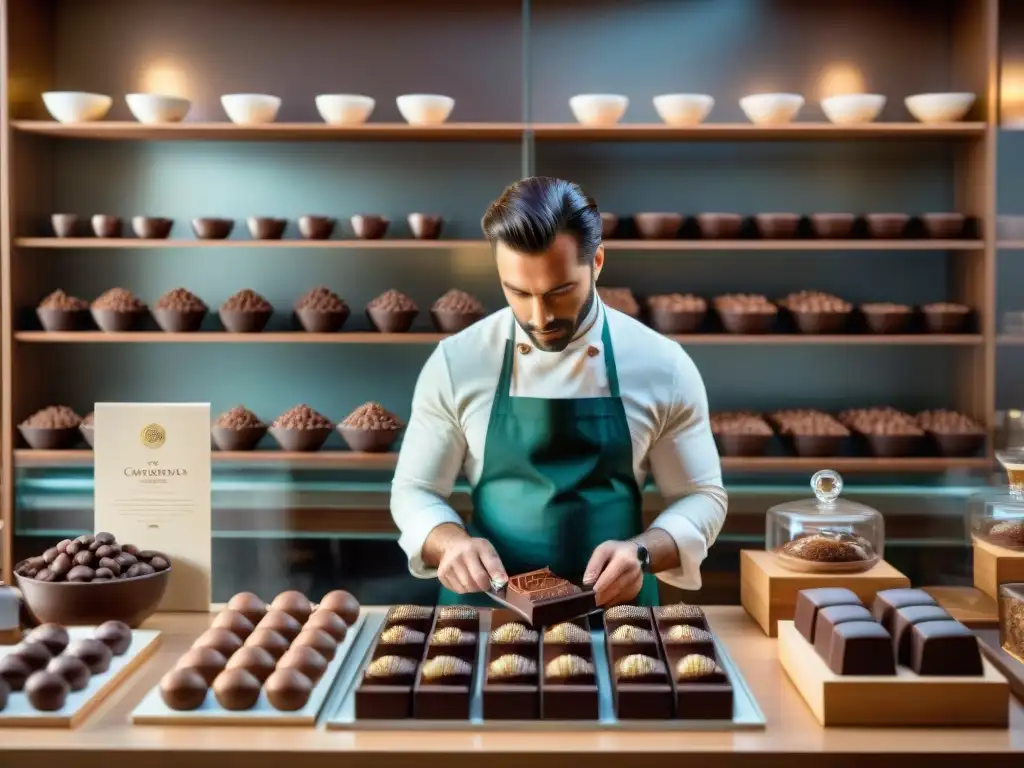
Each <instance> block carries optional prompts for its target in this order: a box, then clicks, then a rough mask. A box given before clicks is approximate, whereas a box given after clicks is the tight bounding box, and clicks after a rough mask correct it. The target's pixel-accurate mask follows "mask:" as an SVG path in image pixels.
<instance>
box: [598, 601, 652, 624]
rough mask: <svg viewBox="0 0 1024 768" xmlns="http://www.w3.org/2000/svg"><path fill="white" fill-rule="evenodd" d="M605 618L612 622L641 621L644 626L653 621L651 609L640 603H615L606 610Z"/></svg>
mask: <svg viewBox="0 0 1024 768" xmlns="http://www.w3.org/2000/svg"><path fill="white" fill-rule="evenodd" d="M604 618H605V620H606V621H610V622H621V623H627V622H629V623H632V622H640V623H639V626H643V627H646V626H649V625H650V623H651V613H650V609H648V608H644V607H643V606H639V605H613V606H612V607H611V608H608V609H606V610H605V612H604Z"/></svg>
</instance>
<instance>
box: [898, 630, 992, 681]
mask: <svg viewBox="0 0 1024 768" xmlns="http://www.w3.org/2000/svg"><path fill="white" fill-rule="evenodd" d="M910 668H911V669H912V670H914V672H916V673H917V674H919V675H928V676H935V675H942V676H950V677H952V676H957V677H959V676H963V677H975V676H979V675H981V674H983V672H984V670H983V667H982V663H981V650H980V649H979V648H978V640H977V638H976V637H975V636H974V633H973V632H971V630H969V629H968V628H967V627H965V626H964V625H963V624H961V623H960V622H959V621H953V620H952V619H947V620H945V621H922V622H920V623H919V624H914V625H913V626H912V627H911V629H910Z"/></svg>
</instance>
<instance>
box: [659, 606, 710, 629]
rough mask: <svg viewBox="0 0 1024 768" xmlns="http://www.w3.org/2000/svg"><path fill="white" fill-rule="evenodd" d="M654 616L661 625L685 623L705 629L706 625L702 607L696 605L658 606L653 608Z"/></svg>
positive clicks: (706, 621)
mask: <svg viewBox="0 0 1024 768" xmlns="http://www.w3.org/2000/svg"><path fill="white" fill-rule="evenodd" d="M654 618H655V619H656V620H657V622H658V624H660V625H661V626H663V627H664V626H670V625H674V624H686V625H688V626H691V627H700V628H701V629H706V628H707V625H708V620H707V617H706V616H705V615H704V609H703V608H701V607H700V606H698V605H688V604H686V603H674V604H672V605H661V606H658V607H656V608H655V609H654Z"/></svg>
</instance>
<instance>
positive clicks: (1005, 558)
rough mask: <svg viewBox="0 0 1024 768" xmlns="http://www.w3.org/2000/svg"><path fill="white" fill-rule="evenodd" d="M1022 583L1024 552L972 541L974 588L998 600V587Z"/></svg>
mask: <svg viewBox="0 0 1024 768" xmlns="http://www.w3.org/2000/svg"><path fill="white" fill-rule="evenodd" d="M1022 581H1024V552H1015V551H1014V550H1012V549H1006V548H1004V547H997V546H995V545H994V544H989V543H988V542H987V541H982V540H981V539H978V538H975V539H974V586H976V587H977V588H978V589H980V590H981V591H982V592H984V593H985V594H986V595H988V596H989V597H991V598H992V599H993V600H998V599H999V585H1000V584H1008V583H1014V582H1022Z"/></svg>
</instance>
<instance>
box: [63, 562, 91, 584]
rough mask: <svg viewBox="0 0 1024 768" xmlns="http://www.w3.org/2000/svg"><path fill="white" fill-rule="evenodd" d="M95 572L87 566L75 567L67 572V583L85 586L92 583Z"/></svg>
mask: <svg viewBox="0 0 1024 768" xmlns="http://www.w3.org/2000/svg"><path fill="white" fill-rule="evenodd" d="M95 575H96V572H95V571H94V570H93V569H92V568H90V567H89V566H88V565H76V566H75V567H74V568H72V569H71V570H70V571H68V576H67V579H68V581H72V582H75V583H76V584H87V583H88V582H90V581H92V579H93V576H95Z"/></svg>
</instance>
